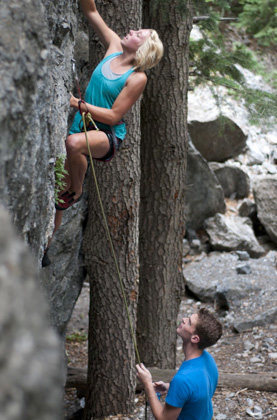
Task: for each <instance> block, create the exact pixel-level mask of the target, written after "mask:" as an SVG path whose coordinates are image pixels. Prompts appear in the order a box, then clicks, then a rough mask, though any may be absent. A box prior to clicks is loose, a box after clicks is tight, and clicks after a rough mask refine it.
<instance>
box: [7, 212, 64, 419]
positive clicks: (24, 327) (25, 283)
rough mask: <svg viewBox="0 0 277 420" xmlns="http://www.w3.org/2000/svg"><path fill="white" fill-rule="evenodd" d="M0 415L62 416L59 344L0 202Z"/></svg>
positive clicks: (28, 259) (30, 266)
mask: <svg viewBox="0 0 277 420" xmlns="http://www.w3.org/2000/svg"><path fill="white" fill-rule="evenodd" d="M0 225H1V229H0V249H1V252H0V289H1V293H0V330H1V343H0V389H1V392H0V418H1V419H3V420H4V419H5V420H22V419H28V420H38V419H39V420H59V419H61V418H62V416H63V383H64V380H65V373H64V367H63V366H64V362H63V349H62V345H61V342H60V340H59V338H58V336H57V334H56V333H55V331H54V330H53V329H52V328H51V327H50V325H49V321H48V309H47V305H46V301H45V299H44V298H43V295H42V293H41V290H40V287H39V281H38V277H39V276H38V272H37V270H36V268H35V262H34V260H33V258H32V257H31V254H30V252H29V251H28V250H27V246H26V245H25V244H24V243H23V242H22V241H21V240H19V239H18V238H17V237H16V235H15V233H14V230H13V229H12V226H11V222H10V218H9V217H8V213H7V211H6V210H4V208H3V207H2V206H1V207H0Z"/></svg>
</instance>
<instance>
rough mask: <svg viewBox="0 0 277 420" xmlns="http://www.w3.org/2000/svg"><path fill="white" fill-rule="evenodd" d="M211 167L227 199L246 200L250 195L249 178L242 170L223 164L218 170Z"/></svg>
mask: <svg viewBox="0 0 277 420" xmlns="http://www.w3.org/2000/svg"><path fill="white" fill-rule="evenodd" d="M209 166H210V168H211V169H212V170H213V171H214V173H215V175H216V177H217V179H218V181H219V183H220V185H221V186H222V188H223V191H224V195H225V197H232V198H244V197H247V196H248V195H249V190H250V180H249V176H248V175H247V174H246V173H245V172H244V171H243V170H242V169H240V168H238V167H237V166H231V165H230V164H229V165H227V164H226V165H223V164H221V165H220V167H217V168H215V167H214V166H213V165H212V164H210V165H209Z"/></svg>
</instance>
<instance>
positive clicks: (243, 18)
mask: <svg viewBox="0 0 277 420" xmlns="http://www.w3.org/2000/svg"><path fill="white" fill-rule="evenodd" d="M239 2H240V4H241V5H242V6H243V10H242V12H241V13H240V14H239V23H238V26H239V27H241V28H244V29H245V30H246V32H247V33H249V34H251V35H253V36H254V38H256V39H257V41H258V43H259V44H260V45H263V46H266V47H269V46H273V45H274V44H276V42H277V6H276V1H275V0H239Z"/></svg>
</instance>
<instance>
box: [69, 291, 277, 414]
mask: <svg viewBox="0 0 277 420" xmlns="http://www.w3.org/2000/svg"><path fill="white" fill-rule="evenodd" d="M88 305H89V286H88V284H85V285H84V287H83V290H82V293H81V295H80V297H79V299H78V302H77V304H76V307H75V309H74V312H73V315H72V319H71V321H70V323H69V325H68V329H67V340H66V352H67V356H68V365H69V366H74V367H84V368H86V365H87V327H88V316H87V315H88ZM200 306H201V307H207V308H208V309H213V308H212V305H211V304H203V303H200V302H197V301H195V300H193V299H192V298H190V297H186V298H185V299H184V300H183V301H182V303H181V307H180V315H179V318H180V317H181V316H182V314H191V313H193V312H195V311H196V310H197V309H198V308H199V307H200ZM236 315H239V314H238V313H236ZM220 320H221V322H222V323H223V325H224V335H223V337H222V338H221V340H220V341H219V342H218V343H217V344H216V345H215V346H213V347H211V348H210V349H209V351H210V353H211V354H212V355H213V356H214V358H215V360H216V363H217V365H218V368H219V370H221V371H224V372H228V373H243V372H245V373H246V372H247V373H262V372H277V370H276V367H277V358H276V357H277V348H276V341H277V340H276V336H277V325H269V326H268V327H266V328H264V327H255V328H253V329H252V330H251V331H246V332H244V333H241V334H237V333H235V332H233V330H232V328H231V327H230V322H229V319H228V314H226V313H225V314H222V316H221V317H220ZM182 361H183V353H182V346H181V341H177V365H178V366H179V365H180V364H181V363H182ZM83 404H84V401H83V400H79V399H78V398H77V395H76V391H75V390H74V389H67V390H66V394H65V419H67V420H69V419H73V418H77V417H74V416H73V413H74V412H76V411H77V410H79V409H80V408H81V407H82V405H83ZM213 407H214V420H235V419H250V418H256V419H276V420H277V396H276V393H271V392H262V391H252V390H248V389H238V388H236V389H231V388H228V389H227V388H219V387H218V388H217V390H216V393H215V395H214V398H213ZM144 410H145V403H144V396H143V395H138V396H137V398H136V410H135V413H134V414H133V415H132V416H131V415H130V416H113V417H110V418H113V419H117V418H118V419H119V418H120V419H144ZM148 418H151V416H150V415H149V416H148ZM152 418H153V417H152ZM199 420H200V419H199Z"/></svg>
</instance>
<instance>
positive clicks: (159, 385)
mask: <svg viewBox="0 0 277 420" xmlns="http://www.w3.org/2000/svg"><path fill="white" fill-rule="evenodd" d="M168 388H169V383H165V382H163V381H159V382H154V389H155V391H156V392H160V393H161V394H166V393H167V391H168Z"/></svg>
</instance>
